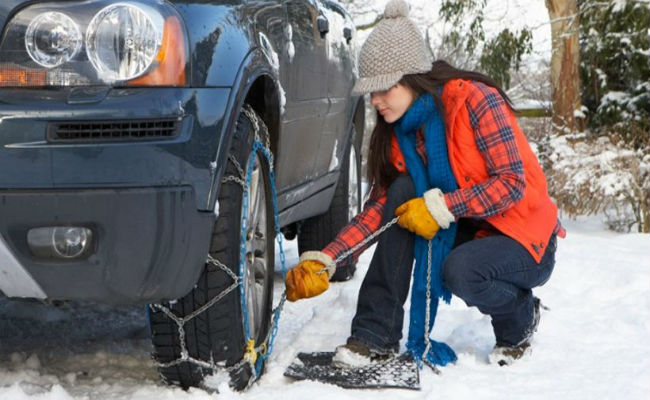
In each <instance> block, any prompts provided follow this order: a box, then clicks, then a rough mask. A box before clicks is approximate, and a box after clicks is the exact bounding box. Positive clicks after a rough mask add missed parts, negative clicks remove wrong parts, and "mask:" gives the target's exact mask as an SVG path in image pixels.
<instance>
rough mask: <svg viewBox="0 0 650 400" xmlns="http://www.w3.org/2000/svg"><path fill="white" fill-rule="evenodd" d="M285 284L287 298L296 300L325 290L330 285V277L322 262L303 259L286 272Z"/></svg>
mask: <svg viewBox="0 0 650 400" xmlns="http://www.w3.org/2000/svg"><path fill="white" fill-rule="evenodd" d="M285 285H286V287H287V300H289V301H296V300H300V299H307V298H309V297H314V296H318V295H319V294H321V293H323V292H324V291H326V290H327V289H328V288H329V287H330V277H329V273H328V271H327V269H326V268H325V264H323V263H322V262H320V261H316V260H303V261H301V262H300V263H299V264H298V265H296V266H295V267H294V268H292V269H291V270H290V271H289V272H288V273H287V278H286V280H285Z"/></svg>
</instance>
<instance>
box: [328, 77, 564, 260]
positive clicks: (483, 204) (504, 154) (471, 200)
mask: <svg viewBox="0 0 650 400" xmlns="http://www.w3.org/2000/svg"><path fill="white" fill-rule="evenodd" d="M472 84H473V85H474V86H475V87H476V88H477V89H478V90H474V91H472V95H470V96H469V97H468V98H467V99H466V101H465V106H466V107H467V110H468V112H469V116H470V121H469V123H470V124H471V127H472V129H473V131H474V135H475V140H476V144H477V146H478V149H479V150H480V152H481V154H482V156H483V158H484V160H485V163H486V167H487V168H488V171H489V174H490V178H489V179H488V180H486V181H484V182H481V183H478V184H476V185H473V186H472V187H470V188H468V189H459V190H456V191H454V192H450V193H447V194H445V201H446V203H447V207H448V209H449V211H450V212H451V213H452V214H453V215H454V217H456V218H457V219H458V218H463V217H470V218H472V219H477V220H483V219H486V218H488V217H490V216H493V215H496V214H498V213H501V212H503V211H505V210H507V209H508V208H510V207H511V206H512V205H514V204H515V203H516V202H517V201H519V200H520V199H521V198H522V196H523V193H524V189H525V187H526V182H525V179H524V171H523V163H522V160H521V158H520V156H519V151H518V149H517V144H516V142H515V137H514V134H513V131H512V127H511V126H510V125H509V123H508V118H507V117H506V116H507V115H508V113H511V112H512V111H511V110H510V109H509V108H508V105H507V103H506V102H505V100H504V99H503V97H502V96H501V95H500V94H499V92H498V91H497V90H496V89H494V88H492V87H490V86H487V85H485V84H483V83H479V82H472ZM416 149H417V152H418V154H419V155H420V157H422V159H423V160H424V162H425V164H426V162H427V157H426V150H425V146H424V133H423V131H422V130H419V131H418V132H417V136H416ZM386 189H387V188H383V187H374V188H373V189H372V190H371V192H370V195H369V199H368V200H367V201H366V203H365V204H364V207H363V210H362V211H361V213H359V214H358V215H356V216H355V217H354V218H353V219H352V220H351V221H350V222H349V223H348V224H347V225H346V226H345V227H344V228H343V229H341V231H340V232H339V234H338V235H337V236H336V238H335V239H334V240H333V241H332V242H331V243H330V244H328V245H327V246H326V247H325V248H324V249H323V252H324V253H325V254H327V255H329V256H330V257H332V259H334V260H336V259H337V258H338V257H340V256H341V255H342V254H343V253H345V252H346V251H348V250H350V249H351V248H353V247H354V246H356V245H358V244H359V243H361V242H362V241H363V240H364V239H365V238H366V237H368V236H369V235H371V234H372V233H374V232H376V231H377V230H378V229H379V228H380V226H381V221H382V218H383V214H384V205H385V204H386ZM481 222H482V223H481V229H480V230H479V231H478V232H477V234H476V237H477V238H478V237H484V236H488V235H491V234H494V233H498V231H497V230H496V229H495V228H494V227H492V225H490V224H489V223H487V222H486V221H481ZM554 233H555V234H557V235H558V236H561V237H564V235H565V232H564V229H563V228H562V225H561V224H560V222H559V221H558V223H557V225H556V227H555V231H554ZM374 241H376V239H375V240H373V241H371V242H369V243H367V244H365V245H364V246H363V247H361V248H360V249H358V250H356V251H355V252H354V253H353V254H351V255H349V256H348V257H346V258H345V259H343V260H341V261H340V262H339V263H338V264H340V265H345V264H348V263H351V262H355V261H356V260H357V259H358V257H359V255H360V254H361V253H362V252H363V251H364V250H365V249H367V248H368V247H369V246H371V245H372V244H373V242H374Z"/></svg>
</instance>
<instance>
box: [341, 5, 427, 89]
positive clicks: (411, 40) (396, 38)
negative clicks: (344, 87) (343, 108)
mask: <svg viewBox="0 0 650 400" xmlns="http://www.w3.org/2000/svg"><path fill="white" fill-rule="evenodd" d="M408 14H409V6H408V4H407V3H406V1H404V0H390V1H389V2H388V4H386V10H385V11H384V18H382V20H381V21H379V22H378V23H377V26H375V28H374V29H373V30H372V32H370V35H368V38H367V39H366V41H365V43H364V44H363V46H362V47H361V52H360V53H359V79H358V80H357V82H356V83H355V85H354V88H353V89H352V91H353V93H355V94H364V93H372V92H375V91H378V90H386V89H389V88H390V87H391V86H393V85H394V84H396V83H398V82H399V80H400V79H401V78H402V76H404V75H407V74H421V73H425V72H428V71H430V70H431V58H430V52H429V49H428V48H427V45H426V43H425V42H424V39H423V38H422V33H421V32H420V30H419V29H418V27H417V25H415V23H414V22H413V21H412V20H411V19H410V18H409V17H408Z"/></svg>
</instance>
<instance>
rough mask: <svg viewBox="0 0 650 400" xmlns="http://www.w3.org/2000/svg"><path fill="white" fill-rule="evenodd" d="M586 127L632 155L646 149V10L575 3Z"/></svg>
mask: <svg viewBox="0 0 650 400" xmlns="http://www.w3.org/2000/svg"><path fill="white" fill-rule="evenodd" d="M578 6H579V10H580V46H581V77H582V82H583V94H582V101H583V104H584V105H585V106H586V107H587V109H588V114H587V117H588V118H587V122H588V125H589V127H590V128H591V131H592V132H594V133H596V134H597V135H610V136H611V135H612V133H614V134H615V135H617V136H618V138H619V139H620V140H622V141H623V142H625V143H627V144H628V145H629V146H630V147H631V148H633V149H636V150H638V149H643V148H648V149H650V5H649V4H648V3H647V2H641V1H636V0H627V1H623V0H617V1H614V0H607V1H599V2H597V3H595V2H593V1H591V0H579V1H578Z"/></svg>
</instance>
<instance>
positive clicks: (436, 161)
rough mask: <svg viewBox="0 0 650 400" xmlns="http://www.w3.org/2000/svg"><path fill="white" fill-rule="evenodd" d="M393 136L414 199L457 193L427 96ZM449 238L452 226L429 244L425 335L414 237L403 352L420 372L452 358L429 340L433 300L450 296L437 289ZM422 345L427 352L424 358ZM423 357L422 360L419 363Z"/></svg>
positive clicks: (420, 246)
mask: <svg viewBox="0 0 650 400" xmlns="http://www.w3.org/2000/svg"><path fill="white" fill-rule="evenodd" d="M421 127H424V136H425V148H426V154H427V165H425V164H424V161H423V160H422V158H421V157H420V155H419V154H418V153H417V151H416V148H415V146H416V144H415V139H416V131H417V130H418V129H420V128H421ZM395 133H396V136H397V142H398V143H399V147H400V149H401V150H402V154H403V155H404V161H406V168H407V170H408V172H409V175H411V178H412V179H413V183H414V184H415V191H416V195H417V196H422V195H423V194H424V192H426V191H427V190H429V189H431V188H439V189H440V190H442V192H443V193H448V192H451V191H454V190H456V189H457V188H458V184H457V183H456V179H455V178H454V175H453V173H452V171H451V166H450V164H449V156H448V154H447V142H446V140H445V127H444V123H443V120H442V117H441V115H440V111H439V110H438V107H436V104H435V103H434V100H433V96H431V95H430V94H424V95H421V96H420V97H418V98H417V99H416V100H415V101H414V102H413V104H412V105H411V107H410V108H409V109H408V111H407V112H406V113H405V114H404V115H403V116H402V117H401V118H400V119H399V120H398V121H397V122H396V123H395ZM455 238H456V224H455V223H452V224H451V226H450V227H449V228H448V229H440V230H439V231H438V233H437V234H436V236H435V237H434V238H433V239H432V241H433V242H432V248H431V303H430V313H429V326H428V327H427V329H426V332H427V333H426V335H425V327H424V324H425V321H426V319H425V317H426V296H427V268H428V265H427V260H428V252H429V242H428V241H427V240H426V239H424V238H422V237H421V236H418V235H416V237H415V268H414V270H413V279H412V283H411V313H410V324H409V333H408V341H407V343H406V349H407V351H408V352H409V353H410V354H411V355H412V356H413V357H414V358H415V359H416V360H417V361H418V364H419V365H420V366H422V361H425V362H427V363H429V364H432V365H445V364H447V363H448V362H454V361H456V354H455V353H454V351H453V350H452V349H451V347H449V346H448V345H446V344H445V343H441V342H436V341H435V340H432V339H430V338H429V333H430V332H431V330H432V328H433V323H434V321H435V319H436V313H437V309H438V299H439V298H442V299H443V300H444V301H445V302H447V303H449V301H450V300H451V292H450V291H449V289H447V288H446V287H445V286H444V285H443V283H442V263H443V261H444V259H445V257H447V254H449V252H450V251H451V248H452V246H453V244H454V239H455ZM427 340H428V341H429V343H427ZM427 344H430V347H429V349H428V351H427V354H426V355H424V354H423V353H424V351H425V349H426V348H427ZM423 357H425V358H426V359H424V360H423Z"/></svg>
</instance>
